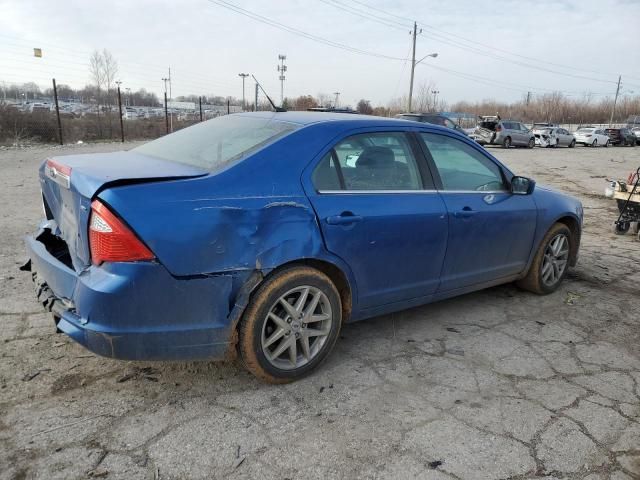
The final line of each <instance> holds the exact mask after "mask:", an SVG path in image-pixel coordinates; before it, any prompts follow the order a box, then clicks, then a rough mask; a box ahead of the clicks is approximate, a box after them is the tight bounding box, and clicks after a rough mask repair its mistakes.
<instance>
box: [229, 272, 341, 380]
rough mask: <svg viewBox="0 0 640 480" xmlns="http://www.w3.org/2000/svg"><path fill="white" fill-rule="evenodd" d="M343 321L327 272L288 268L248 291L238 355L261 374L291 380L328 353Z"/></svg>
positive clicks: (256, 373) (306, 371)
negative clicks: (249, 297) (248, 296)
mask: <svg viewBox="0 0 640 480" xmlns="http://www.w3.org/2000/svg"><path fill="white" fill-rule="evenodd" d="M305 292H306V293H305ZM341 326H342V305H341V302H340V295H339V294H338V290H337V289H336V287H335V285H334V284H333V282H332V281H331V280H330V279H329V277H327V276H326V275H325V274H324V273H322V272H320V271H318V270H316V269H314V268H310V267H305V266H295V267H290V268H286V269H284V270H282V271H280V272H277V273H276V274H274V275H273V276H271V277H269V278H268V279H267V280H265V281H264V283H263V284H262V285H260V287H259V288H258V289H257V291H256V292H255V293H254V294H253V295H252V296H251V300H250V301H249V305H248V306H247V309H246V310H245V312H244V314H243V316H242V320H241V322H240V326H239V343H238V350H239V353H240V358H241V359H242V361H243V363H244V365H245V367H246V368H247V370H249V372H251V373H252V374H253V375H255V376H256V377H258V378H259V379H261V380H264V381H266V382H268V383H289V382H292V381H294V380H298V379H300V378H302V377H305V376H306V375H308V374H309V373H311V372H312V371H313V370H314V369H315V368H316V367H318V365H320V364H321V363H322V362H323V361H324V360H325V359H326V358H327V356H328V355H329V353H330V352H331V350H332V349H333V347H334V345H335V343H336V339H337V338H338V334H339V332H340V328H341ZM320 332H323V333H320Z"/></svg>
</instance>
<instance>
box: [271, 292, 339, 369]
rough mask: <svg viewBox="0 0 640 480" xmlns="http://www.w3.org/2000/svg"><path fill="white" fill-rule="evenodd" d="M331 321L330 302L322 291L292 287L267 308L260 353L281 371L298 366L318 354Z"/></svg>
mask: <svg viewBox="0 0 640 480" xmlns="http://www.w3.org/2000/svg"><path fill="white" fill-rule="evenodd" d="M332 322H333V315H332V311H331V303H330V302H329V298H328V297H327V296H326V295H325V294H324V292H322V290H320V289H319V288H316V287H312V286H309V285H303V286H299V287H296V288H293V289H291V290H289V291H288V292H287V293H285V294H284V295H282V296H281V297H280V298H278V300H277V301H276V302H275V303H274V304H273V305H272V306H271V308H270V309H269V313H268V314H267V317H266V318H265V320H264V323H263V326H262V336H261V346H262V352H263V353H264V355H265V357H266V359H267V360H268V361H269V363H271V364H272V365H273V366H274V367H276V368H279V369H281V370H293V369H296V368H299V367H302V366H303V365H306V364H307V363H309V362H310V361H311V360H313V359H314V358H315V357H316V356H317V355H318V353H320V351H321V350H322V347H323V346H324V344H325V342H326V341H327V338H328V336H329V334H330V332H331V323H332Z"/></svg>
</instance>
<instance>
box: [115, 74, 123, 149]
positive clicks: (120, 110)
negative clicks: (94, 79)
mask: <svg viewBox="0 0 640 480" xmlns="http://www.w3.org/2000/svg"><path fill="white" fill-rule="evenodd" d="M116 85H118V111H119V112H120V138H121V139H122V143H124V123H123V122H122V97H121V96H120V85H122V82H121V81H120V80H117V81H116Z"/></svg>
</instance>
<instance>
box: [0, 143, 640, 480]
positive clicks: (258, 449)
mask: <svg viewBox="0 0 640 480" xmlns="http://www.w3.org/2000/svg"><path fill="white" fill-rule="evenodd" d="M128 146H130V144H129V145H127V147H128ZM120 148H121V145H118V144H102V145H84V146H74V147H65V148H61V149H60V148H56V149H52V148H50V147H49V148H32V149H25V150H5V151H2V152H0V168H1V169H2V172H3V174H2V176H1V179H0V182H1V188H0V205H2V207H1V208H0V239H1V241H0V289H1V291H2V298H1V299H0V322H1V323H2V325H1V328H0V356H1V362H0V480H8V479H32V478H43V479H57V478H60V479H69V478H91V477H93V478H107V479H127V480H130V479H158V478H160V479H192V478H193V479H211V478H234V479H242V478H246V479H250V478H265V479H271V478H273V479H284V478H289V479H301V478H304V479H314V478H318V479H325V478H336V479H337V478H421V479H433V480H440V479H522V480H525V479H533V478H536V479H537V478H541V479H543V478H545V479H585V480H605V479H611V480H624V479H634V478H635V479H638V478H640V387H639V384H640V315H638V312H639V310H640V309H639V307H640V286H639V285H640V243H638V242H637V240H635V239H634V237H633V236H632V235H630V234H629V235H625V236H615V235H613V234H612V233H611V230H610V225H611V223H612V221H613V220H614V219H615V217H616V208H615V205H614V204H613V202H612V201H610V200H607V199H605V198H603V196H602V192H603V190H604V187H605V181H604V178H605V177H626V175H627V174H628V172H629V171H631V170H632V169H635V168H637V166H638V165H640V148H608V149H605V148H597V149H589V148H576V149H557V150H556V149H551V150H550V149H535V150H521V149H517V150H516V149H511V150H508V151H505V150H502V149H492V150H491V151H492V153H494V154H495V155H496V156H498V157H499V158H500V159H502V160H503V161H504V162H505V163H506V164H507V165H508V166H510V167H511V168H512V169H513V170H514V171H516V172H518V174H522V175H530V176H532V177H534V178H536V179H537V180H538V182H539V183H542V184H549V185H551V186H554V187H556V188H558V189H561V190H564V191H567V192H569V193H571V194H573V195H576V196H578V197H579V198H580V199H581V200H582V201H583V203H584V206H585V216H586V224H585V231H584V236H583V241H582V250H581V255H580V259H579V263H578V266H577V268H575V269H574V270H572V271H571V273H570V276H569V278H568V279H567V280H566V282H565V283H564V284H563V286H562V287H561V288H560V290H559V291H557V292H556V293H554V294H552V295H549V296H546V297H538V296H535V295H532V294H529V293H526V292H522V291H519V290H518V289H517V288H515V287H514V286H512V285H505V286H500V287H496V288H492V289H489V290H485V291H482V292H477V293H473V294H470V295H465V296H463V297H459V298H455V299H451V300H447V301H443V302H439V303H436V304H433V305H428V306H424V307H420V308H414V309H412V310H408V311H405V312H401V313H396V314H394V315H387V316H384V317H379V318H376V319H373V320H369V321H363V322H359V323H357V324H351V325H347V326H346V327H345V328H344V329H343V331H342V335H341V338H340V340H339V342H338V344H337V347H336V349H335V351H334V352H333V354H332V356H331V357H330V359H329V360H328V362H327V363H326V364H325V365H324V366H323V367H322V368H321V369H320V370H319V371H318V372H317V373H315V374H314V375H312V376H311V377H309V378H307V379H305V380H302V381H299V382H297V383H294V384H292V385H286V386H270V385H264V384H261V383H259V382H258V381H257V380H256V379H254V378H253V377H251V376H250V375H248V374H247V373H245V372H244V371H243V370H242V369H240V368H239V367H238V366H237V365H235V364H233V363H231V364H223V363H207V362H203V363H142V362H120V361H113V360H108V359H104V358H100V357H96V356H94V355H92V354H90V353H89V352H87V351H86V350H84V349H82V348H81V347H80V346H78V345H76V344H75V343H73V342H72V341H71V340H70V339H68V338H67V337H65V336H64V335H56V334H54V330H53V324H52V321H51V319H50V317H49V316H48V315H47V314H45V313H44V312H43V311H42V309H41V308H40V305H39V304H38V303H37V302H36V301H35V298H34V293H33V287H32V285H31V280H30V277H29V275H28V274H25V273H24V272H19V271H18V270H17V268H18V265H19V263H20V259H21V258H22V256H23V246H22V240H21V237H22V236H23V235H25V234H28V233H30V232H31V231H32V230H33V229H34V227H35V226H36V224H37V222H38V220H39V219H40V216H41V205H40V199H39V191H38V181H37V177H36V168H37V166H38V164H39V162H40V161H41V160H42V159H44V158H45V157H46V156H48V155H51V154H52V151H55V152H56V153H63V152H64V153H74V152H78V153H79V152H98V151H109V150H116V149H120Z"/></svg>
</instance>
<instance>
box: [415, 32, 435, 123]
mask: <svg viewBox="0 0 640 480" xmlns="http://www.w3.org/2000/svg"><path fill="white" fill-rule="evenodd" d="M410 33H411V34H412V35H413V48H412V51H411V80H410V81H409V102H408V105H407V111H408V112H411V103H412V100H413V79H414V77H415V71H416V65H418V64H419V63H420V62H422V61H423V60H424V59H425V58H428V57H431V58H436V57H437V56H438V54H437V53H430V54H429V55H425V56H424V57H422V58H421V59H420V60H418V61H416V36H417V35H418V33H422V29H420V31H418V24H417V23H416V22H413V31H412V32H410Z"/></svg>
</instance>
